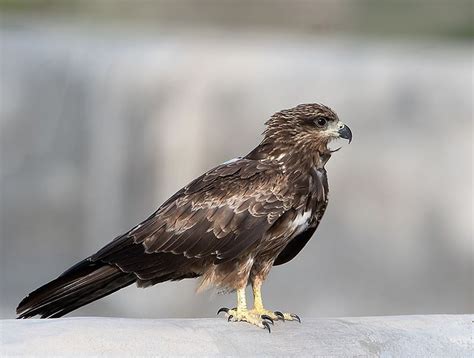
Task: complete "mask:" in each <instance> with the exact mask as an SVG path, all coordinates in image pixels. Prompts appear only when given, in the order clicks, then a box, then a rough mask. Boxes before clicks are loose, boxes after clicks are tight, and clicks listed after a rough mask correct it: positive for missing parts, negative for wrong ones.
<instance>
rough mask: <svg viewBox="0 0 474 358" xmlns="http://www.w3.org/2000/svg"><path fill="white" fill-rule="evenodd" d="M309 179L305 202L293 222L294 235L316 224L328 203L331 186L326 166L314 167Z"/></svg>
mask: <svg viewBox="0 0 474 358" xmlns="http://www.w3.org/2000/svg"><path fill="white" fill-rule="evenodd" d="M307 180H308V181H307V182H308V186H307V193H306V195H305V199H304V203H302V206H301V208H300V209H299V210H298V213H297V215H296V217H295V218H294V220H293V223H292V226H293V228H294V234H293V235H292V236H293V237H294V236H297V235H299V234H301V233H302V232H304V231H306V230H307V229H308V228H310V227H313V226H316V225H317V224H318V223H319V221H320V220H321V218H322V216H323V214H324V211H325V210H326V207H327V204H328V195H329V188H328V181H327V175H326V170H325V169H324V168H320V169H316V168H313V169H312V170H311V171H310V175H309V176H308V179H307Z"/></svg>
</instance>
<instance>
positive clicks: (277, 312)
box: [273, 311, 285, 321]
mask: <svg viewBox="0 0 474 358" xmlns="http://www.w3.org/2000/svg"><path fill="white" fill-rule="evenodd" d="M273 313H275V316H277V317H278V318H279V319H281V320H282V321H284V320H285V316H284V315H283V313H281V312H280V311H275V312H273Z"/></svg>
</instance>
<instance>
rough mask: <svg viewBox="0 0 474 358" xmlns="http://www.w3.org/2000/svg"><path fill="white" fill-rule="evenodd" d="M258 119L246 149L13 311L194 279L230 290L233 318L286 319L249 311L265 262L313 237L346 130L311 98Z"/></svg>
mask: <svg viewBox="0 0 474 358" xmlns="http://www.w3.org/2000/svg"><path fill="white" fill-rule="evenodd" d="M266 124H267V129H266V131H265V133H264V139H263V141H262V142H261V143H260V144H259V145H258V146H257V147H256V148H255V149H254V150H253V151H251V152H250V153H249V154H248V155H246V156H245V157H242V158H237V159H234V160H232V161H229V162H227V163H224V164H221V165H219V166H218V167H216V168H214V169H212V170H210V171H208V172H207V173H205V174H204V175H202V176H200V177H199V178H197V179H196V180H194V181H193V182H191V183H190V184H189V185H187V186H186V187H184V188H183V189H181V190H180V191H178V192H177V193H176V194H175V195H173V196H172V197H171V198H170V199H169V200H167V201H166V202H165V203H164V204H163V205H162V206H160V208H159V209H158V210H157V211H156V212H155V213H153V214H152V215H151V216H150V217H149V218H148V219H146V220H145V221H143V222H142V223H141V224H139V225H137V226H135V227H134V228H133V229H131V230H130V231H128V232H127V233H125V234H123V235H121V236H119V237H117V238H116V239H115V240H113V241H112V242H111V243H109V244H108V245H106V246H105V247H103V248H102V249H101V250H99V251H98V252H97V253H96V254H94V255H92V256H90V257H88V258H87V259H85V260H83V261H81V262H79V263H78V264H77V265H75V266H73V267H72V268H70V269H69V270H67V271H66V272H64V273H63V274H62V275H61V276H59V277H58V278H57V279H55V280H53V281H52V282H50V283H48V284H46V285H44V286H43V287H41V288H39V289H38V290H36V291H34V292H32V293H31V294H30V295H28V296H27V297H26V298H25V299H24V300H23V301H22V302H21V303H20V305H19V306H18V308H17V313H18V314H19V318H27V317H32V316H35V315H40V316H41V317H42V318H45V317H60V316H63V315H64V314H66V313H68V312H70V311H72V310H74V309H76V308H78V307H81V306H83V305H85V304H88V303H90V302H92V301H95V300H97V299H99V298H101V297H103V296H106V295H108V294H110V293H112V292H115V291H117V290H118V289H121V288H123V287H125V286H128V285H130V284H132V283H134V282H135V283H137V285H138V286H142V287H146V286H150V285H154V284H157V283H160V282H164V281H169V280H173V281H174V280H181V279H184V278H193V277H201V284H200V288H205V287H208V286H213V287H217V288H219V289H221V290H224V291H234V290H237V291H238V294H239V301H238V304H239V305H238V309H236V310H234V311H232V310H227V311H229V314H230V315H231V316H233V318H234V319H235V320H244V321H247V322H250V323H254V324H257V325H258V326H261V327H262V326H263V327H267V326H268V323H267V322H266V321H265V319H267V320H268V317H269V318H270V320H272V319H278V318H280V319H281V318H286V319H292V318H295V317H293V316H291V315H290V314H286V316H284V315H283V314H280V312H276V313H274V312H272V311H267V310H264V309H263V306H262V307H261V309H258V307H257V306H259V304H258V302H257V301H258V300H259V297H257V296H260V286H261V283H262V282H263V280H265V278H266V276H267V275H268V272H269V271H270V269H271V267H272V266H273V265H280V264H283V263H286V262H288V261H290V260H291V259H293V258H294V257H295V256H296V255H297V254H298V253H299V252H300V250H301V249H302V248H303V247H304V246H305V244H306V243H307V242H308V240H309V239H310V238H311V236H312V235H313V233H314V231H315V230H316V228H317V226H318V224H319V222H320V220H321V218H322V216H323V214H324V211H325V209H326V206H327V202H328V183H327V177H326V170H325V169H324V165H325V163H326V162H327V160H328V159H329V158H330V156H331V151H330V150H329V149H328V143H329V142H330V141H331V140H332V139H334V138H338V137H342V138H346V139H349V140H351V138H352V134H351V132H350V130H349V128H348V127H347V126H345V125H343V124H342V123H341V122H340V121H339V119H338V117H337V115H336V114H335V113H334V112H333V111H332V110H331V109H330V108H328V107H326V106H323V105H320V104H303V105H299V106H297V107H295V108H292V109H288V110H283V111H280V112H278V113H276V114H274V115H273V116H272V117H271V118H270V120H269V121H268V122H267V123H266ZM250 283H251V284H252V285H253V287H254V294H255V300H256V301H255V305H256V308H255V309H254V311H255V310H257V311H258V312H257V311H255V312H252V315H251V314H250V313H249V312H250V310H247V308H246V305H245V296H243V298H242V289H243V288H245V286H246V285H247V284H250ZM257 291H258V292H257ZM242 299H243V300H244V301H243V302H242ZM244 306H245V307H244ZM263 313H265V314H263ZM261 316H266V318H265V319H261Z"/></svg>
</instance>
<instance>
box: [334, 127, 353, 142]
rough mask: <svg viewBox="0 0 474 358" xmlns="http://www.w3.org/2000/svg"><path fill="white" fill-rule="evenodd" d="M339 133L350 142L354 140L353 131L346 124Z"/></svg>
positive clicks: (340, 136)
mask: <svg viewBox="0 0 474 358" xmlns="http://www.w3.org/2000/svg"><path fill="white" fill-rule="evenodd" d="M337 133H339V138H344V139H347V140H349V144H350V143H351V142H352V132H351V129H350V128H349V127H348V126H346V125H345V124H343V125H342V127H341V128H339V130H338V131H337Z"/></svg>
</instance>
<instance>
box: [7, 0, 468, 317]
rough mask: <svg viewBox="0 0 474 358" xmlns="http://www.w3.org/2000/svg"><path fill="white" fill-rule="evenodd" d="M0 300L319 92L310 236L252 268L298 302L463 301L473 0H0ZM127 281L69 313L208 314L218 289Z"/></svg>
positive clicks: (462, 308)
mask: <svg viewBox="0 0 474 358" xmlns="http://www.w3.org/2000/svg"><path fill="white" fill-rule="evenodd" d="M0 14H1V15H0V46H1V47H0V51H1V52H0V64H1V65H0V66H1V73H0V75H1V81H0V91H1V93H0V101H1V102H0V198H1V201H0V317H1V318H12V317H14V316H15V313H14V310H15V307H16V305H17V303H18V302H19V301H20V299H21V298H22V297H23V296H24V295H26V294H27V293H28V292H30V291H32V290H33V289H35V288H37V287H38V286H40V285H41V284H43V283H46V282H47V281H49V280H51V279H53V278H55V277H56V276H57V275H58V274H60V273H61V272H63V271H64V270H65V269H66V268H68V267H69V266H71V265H72V264H74V263H75V262H77V261H79V260H81V259H82V258H84V257H86V256H88V255H90V254H92V253H94V252H95V251H96V250H98V249H99V248H100V247H102V246H103V245H104V244H106V243H107V242H109V241H110V240H111V239H113V238H114V237H115V236H116V235H118V234H121V233H122V232H124V231H126V230H128V229H129V228H131V227H132V226H133V225H135V224H137V223H138V222H139V221H141V220H143V219H144V218H145V217H147V216H148V215H149V214H150V213H151V212H153V211H154V210H155V209H156V208H157V207H158V206H159V205H160V204H161V203H162V202H163V201H164V200H165V199H167V198H168V197H169V196H170V195H171V194H173V193H174V192H175V191H176V190H177V189H179V188H180V187H182V186H183V185H185V184H187V183H188V182H189V181H190V180H192V179H193V178H195V177H196V176H198V175H200V174H201V173H202V172H204V171H205V170H207V169H209V168H211V167H213V166H215V165H216V164H218V163H221V162H223V161H225V160H228V159H230V158H233V157H236V156H239V155H245V154H246V153H248V152H249V151H250V150H251V149H252V148H253V147H254V146H256V145H257V144H258V143H259V141H260V139H261V136H260V133H261V132H262V131H263V128H264V127H263V123H264V122H265V120H266V119H267V118H268V117H269V116H270V115H271V114H273V113H274V112H276V111H278V110H280V109H283V108H288V107H293V106H294V105H296V104H299V103H307V102H321V103H324V104H327V105H329V106H331V107H332V108H334V109H335V110H336V111H337V112H338V114H339V116H340V118H341V119H342V120H343V121H344V122H346V123H347V124H348V125H349V126H350V127H351V129H352V131H353V133H354V141H353V143H352V144H351V145H350V146H347V145H345V146H344V148H343V149H342V150H341V151H339V152H338V153H336V154H335V155H334V156H333V158H332V159H331V160H330V162H329V163H328V164H327V169H328V173H329V181H330V187H331V199H330V205H329V208H328V210H327V212H326V215H325V217H324V220H323V222H322V224H321V226H320V228H319V229H318V231H317V233H316V235H315V236H314V237H313V239H312V240H311V241H310V243H309V244H308V245H307V246H306V248H305V250H303V251H302V253H301V254H300V255H299V256H297V258H296V259H295V260H293V261H291V262H290V263H288V264H286V265H284V266H279V267H277V268H275V269H274V270H273V271H272V273H271V274H270V277H269V279H268V281H267V283H266V285H265V286H264V297H265V299H266V304H267V306H268V307H269V308H274V309H279V310H282V311H291V312H296V313H298V314H300V315H301V316H302V317H303V318H304V317H309V316H369V315H392V314H429V313H469V312H471V313H472V311H473V309H474V297H473V291H474V289H473V272H474V265H473V246H472V245H473V244H472V234H473V227H472V153H473V152H472V150H473V147H472V135H473V126H472V109H473V103H472V100H473V97H472V96H473V93H472V92H473V87H472V86H473V82H472V80H473V57H472V56H473V52H472V39H473V33H474V31H473V19H472V2H471V1H470V0H466V1H463V0H456V1H455V0H449V1H448V0H418V1H398V0H390V1H388V0H334V1H330V0H326V1H324V0H323V1H309V0H291V1H290V0H275V1H270V0H239V1H218V0H203V1H193V0H179V1H171V0H157V1H132V0H129V1H98V0H94V1H92V0H89V1H77V0H76V1H73V0H71V1H57V0H56V1H54V0H48V1H46V0H44V1H40V0H38V1H33V0H29V1H21V0H0ZM195 287H196V282H195V281H192V280H190V281H182V282H180V283H172V284H161V285H158V286H155V287H153V288H148V289H146V290H142V289H136V288H135V287H134V286H132V287H129V288H127V289H124V290H122V291H120V292H118V293H115V294H113V295H112V296H109V297H108V298H105V299H102V300H101V301H99V302H96V303H94V304H91V305H89V306H87V307H85V308H82V309H80V310H79V311H77V312H74V313H73V314H72V315H76V316H77V315H80V316H84V315H100V316H121V317H151V318H155V317H212V316H214V315H215V313H216V311H217V309H218V308H219V307H222V306H232V305H233V304H234V301H235V297H234V295H227V296H223V295H218V294H216V293H213V292H212V291H210V292H207V293H204V294H201V295H195V293H194V289H195Z"/></svg>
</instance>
